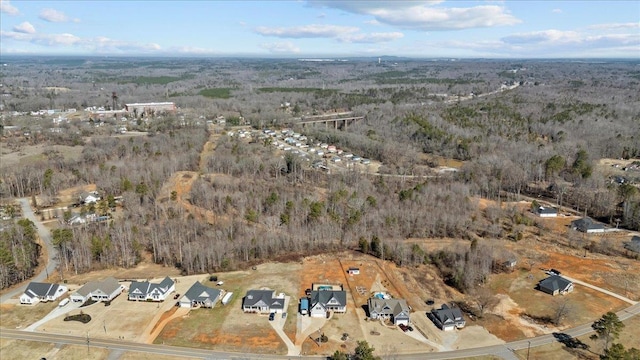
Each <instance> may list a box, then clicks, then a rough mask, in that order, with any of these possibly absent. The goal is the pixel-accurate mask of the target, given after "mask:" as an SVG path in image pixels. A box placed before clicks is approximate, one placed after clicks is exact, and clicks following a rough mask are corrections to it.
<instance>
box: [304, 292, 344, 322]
mask: <svg viewBox="0 0 640 360" xmlns="http://www.w3.org/2000/svg"><path fill="white" fill-rule="evenodd" d="M309 303H310V304H311V310H310V314H311V317H325V316H326V315H327V312H329V311H333V312H338V313H344V312H346V311H347V293H346V292H345V291H343V290H314V291H311V293H310V295H309Z"/></svg>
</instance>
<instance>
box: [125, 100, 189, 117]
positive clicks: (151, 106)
mask: <svg viewBox="0 0 640 360" xmlns="http://www.w3.org/2000/svg"><path fill="white" fill-rule="evenodd" d="M124 109H125V111H126V112H128V113H129V114H132V115H133V116H134V117H142V116H145V117H147V116H153V115H156V114H158V113H163V112H175V111H176V110H177V107H176V104H174V103H172V102H158V103H155V102H152V103H133V104H126V105H125V106H124Z"/></svg>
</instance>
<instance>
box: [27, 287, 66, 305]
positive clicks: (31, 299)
mask: <svg viewBox="0 0 640 360" xmlns="http://www.w3.org/2000/svg"><path fill="white" fill-rule="evenodd" d="M67 291H68V289H67V287H66V286H64V285H59V284H49V283H40V282H31V283H29V285H28V286H27V289H26V290H25V291H24V293H23V294H22V295H20V304H29V305H35V304H37V303H39V302H40V301H42V302H47V301H54V300H56V299H57V298H59V297H60V296H62V295H63V294H65V293H66V292H67Z"/></svg>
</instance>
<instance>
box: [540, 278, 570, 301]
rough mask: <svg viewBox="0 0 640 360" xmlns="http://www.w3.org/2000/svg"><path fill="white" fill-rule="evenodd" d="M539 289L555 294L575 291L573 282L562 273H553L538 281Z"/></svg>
mask: <svg viewBox="0 0 640 360" xmlns="http://www.w3.org/2000/svg"><path fill="white" fill-rule="evenodd" d="M538 289H539V290H540V291H543V292H546V293H547V294H551V295H553V296H555V295H558V294H562V295H564V294H566V293H570V292H572V291H573V283H572V282H571V281H569V280H567V279H565V278H563V277H562V276H560V275H551V276H549V277H548V278H546V279H544V280H541V281H540V282H539V283H538Z"/></svg>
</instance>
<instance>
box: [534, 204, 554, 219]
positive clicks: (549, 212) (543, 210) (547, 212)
mask: <svg viewBox="0 0 640 360" xmlns="http://www.w3.org/2000/svg"><path fill="white" fill-rule="evenodd" d="M534 212H535V213H536V214H538V216H540V217H557V216H558V209H556V208H553V207H547V206H538V207H537V208H535V209H534Z"/></svg>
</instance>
